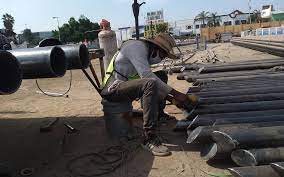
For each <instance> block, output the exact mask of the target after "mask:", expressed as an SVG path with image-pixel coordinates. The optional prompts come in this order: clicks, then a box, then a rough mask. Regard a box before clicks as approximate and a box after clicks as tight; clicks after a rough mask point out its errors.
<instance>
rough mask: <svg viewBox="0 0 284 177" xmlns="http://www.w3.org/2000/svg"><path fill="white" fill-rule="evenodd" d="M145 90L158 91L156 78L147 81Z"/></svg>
mask: <svg viewBox="0 0 284 177" xmlns="http://www.w3.org/2000/svg"><path fill="white" fill-rule="evenodd" d="M145 88H146V89H151V90H156V89H157V80H156V79H155V78H148V79H145Z"/></svg>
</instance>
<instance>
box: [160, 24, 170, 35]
mask: <svg viewBox="0 0 284 177" xmlns="http://www.w3.org/2000/svg"><path fill="white" fill-rule="evenodd" d="M168 29H169V28H168V24H167V23H160V24H158V25H157V34H159V33H165V32H167V31H168Z"/></svg>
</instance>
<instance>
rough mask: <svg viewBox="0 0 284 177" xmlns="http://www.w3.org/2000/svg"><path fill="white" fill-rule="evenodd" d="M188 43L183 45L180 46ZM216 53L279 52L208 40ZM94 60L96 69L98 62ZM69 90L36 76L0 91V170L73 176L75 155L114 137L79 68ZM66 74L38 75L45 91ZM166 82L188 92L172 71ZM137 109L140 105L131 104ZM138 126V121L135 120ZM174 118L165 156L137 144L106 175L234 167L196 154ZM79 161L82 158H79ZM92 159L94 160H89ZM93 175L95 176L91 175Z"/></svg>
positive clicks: (195, 175)
mask: <svg viewBox="0 0 284 177" xmlns="http://www.w3.org/2000/svg"><path fill="white" fill-rule="evenodd" d="M191 49H192V47H182V51H187V50H191ZM209 49H211V50H214V52H215V53H216V55H217V57H218V58H220V59H222V60H225V61H226V62H231V61H238V60H253V59H261V58H263V59H274V58H277V57H274V56H271V55H268V54H265V53H261V52H257V51H253V50H249V49H244V48H240V47H236V46H233V45H231V44H212V45H209ZM204 55H205V52H204V51H201V52H198V53H197V54H196V55H195V56H194V57H193V58H192V59H190V60H189V62H194V61H196V60H199V59H200V58H201V57H202V56H204ZM93 64H94V65H95V66H96V67H95V68H98V63H97V61H93ZM72 75H73V78H72V89H71V91H70V93H69V94H68V97H61V98H53V97H48V96H45V95H43V94H41V93H40V92H39V90H38V89H37V87H36V84H35V81H34V80H25V81H23V84H22V86H21V88H20V90H19V91H18V92H17V93H15V94H13V95H9V96H1V97H0V102H1V107H0V140H1V142H2V143H1V146H0V174H1V171H10V172H11V173H12V174H13V176H15V177H18V176H21V175H20V171H21V170H22V169H25V168H32V169H34V172H33V175H32V176H35V177H38V176H40V177H71V176H74V177H77V176H79V175H76V174H74V173H73V172H72V173H71V172H70V170H69V171H68V169H67V167H68V164H70V162H72V160H73V159H74V158H77V157H78V156H82V155H83V156H84V155H86V154H90V153H91V154H92V153H98V152H101V151H102V150H105V149H107V148H108V147H111V146H114V145H116V142H115V141H113V140H112V139H110V138H109V137H108V136H107V133H106V130H105V124H104V119H103V117H102V116H103V113H102V106H101V103H100V102H101V98H100V96H99V95H98V94H97V93H96V91H95V89H94V88H93V87H92V86H91V84H90V83H89V82H88V81H87V79H86V78H85V77H84V75H83V74H82V72H80V71H73V72H72ZM69 78H70V73H69V72H68V73H66V75H65V76H64V77H63V78H57V79H45V80H39V84H40V86H41V88H42V89H44V90H46V91H49V92H64V91H65V89H67V88H68V82H69ZM169 85H171V86H173V87H174V88H175V89H177V90H179V91H182V92H187V89H188V88H189V87H190V84H189V83H187V82H185V81H177V80H176V75H171V76H170V81H169ZM134 105H135V107H136V108H139V104H138V103H135V104H134ZM166 110H167V112H169V113H170V114H171V115H173V116H176V117H177V118H178V119H182V118H183V115H182V112H181V111H180V110H179V109H177V108H176V107H174V106H168V107H167V108H166ZM55 118H60V120H59V123H58V124H57V125H56V126H55V127H54V130H53V131H52V132H49V133H40V126H41V125H42V124H43V123H45V122H47V121H50V120H53V119H55ZM66 122H68V123H69V124H70V125H72V126H73V127H75V128H77V129H78V130H79V132H77V133H74V134H70V133H68V131H67V129H66V127H65V126H64V123H66ZM136 122H138V125H140V127H141V123H142V122H141V120H137V121H136ZM175 123H176V122H175V121H170V122H168V123H167V124H165V125H162V126H161V127H160V133H159V134H160V135H161V136H162V138H163V139H164V140H165V141H166V142H167V144H168V146H169V148H170V149H171V150H172V152H173V153H172V155H171V156H169V157H163V158H161V157H153V156H152V155H151V154H149V153H148V152H146V151H144V150H143V149H141V148H139V149H138V151H135V152H136V153H132V158H131V159H130V160H128V161H126V162H124V163H123V165H122V166H120V167H119V168H118V169H117V170H115V171H114V172H112V173H110V174H107V175H104V176H113V177H116V176H121V177H148V176H149V177H175V176H186V177H206V176H212V175H214V174H218V173H222V174H223V173H227V172H226V171H225V169H226V168H227V167H231V166H233V164H232V163H231V162H230V161H226V162H225V161H224V162H205V161H203V160H201V159H200V156H199V148H200V147H199V145H190V146H189V145H187V144H186V143H185V141H186V138H187V137H186V134H185V133H176V132H173V131H172V129H173V127H174V126H175ZM81 160H82V159H81ZM93 160H94V159H93ZM91 162H92V160H90V159H88V160H86V159H85V160H82V161H81V162H80V159H79V161H77V163H78V164H77V166H74V167H72V168H73V170H76V171H77V172H78V171H80V172H81V173H85V174H92V173H96V169H97V167H96V163H91ZM89 176H94V175H89Z"/></svg>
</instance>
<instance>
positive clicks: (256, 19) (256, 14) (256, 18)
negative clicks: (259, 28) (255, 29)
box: [249, 10, 261, 23]
mask: <svg viewBox="0 0 284 177" xmlns="http://www.w3.org/2000/svg"><path fill="white" fill-rule="evenodd" d="M250 20H251V23H260V22H261V12H260V10H254V11H253V14H251V15H250V19H249V21H250Z"/></svg>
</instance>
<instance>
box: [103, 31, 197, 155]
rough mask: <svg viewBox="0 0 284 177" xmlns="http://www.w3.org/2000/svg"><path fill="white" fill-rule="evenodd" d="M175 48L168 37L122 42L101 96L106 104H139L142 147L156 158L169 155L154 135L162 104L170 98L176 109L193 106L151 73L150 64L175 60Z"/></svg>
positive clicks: (108, 72) (160, 74) (107, 75)
mask: <svg viewBox="0 0 284 177" xmlns="http://www.w3.org/2000/svg"><path fill="white" fill-rule="evenodd" d="M175 46H176V43H175V41H174V39H173V38H172V37H171V36H170V35H169V34H159V35H157V37H156V38H155V39H142V40H130V41H127V42H125V43H124V44H123V45H122V47H121V49H120V50H119V51H118V52H117V53H116V54H115V56H114V57H113V60H112V61H111V62H110V65H109V67H108V70H107V72H106V77H105V79H104V83H103V84H104V89H103V91H102V96H103V97H104V98H105V99H106V100H108V101H109V102H121V101H129V102H132V101H134V100H136V99H141V100H142V108H143V120H144V124H143V128H144V136H145V138H144V141H143V147H144V148H145V149H147V150H149V151H150V152H152V154H153V155H156V156H166V155H170V151H169V149H168V148H167V147H166V146H163V145H162V143H161V141H160V138H158V137H157V135H156V134H155V129H156V126H157V121H158V116H159V114H160V116H161V114H163V109H164V107H165V100H166V99H167V100H169V101H172V98H174V100H175V102H176V104H177V105H178V106H179V107H183V106H184V105H188V104H191V103H192V102H194V101H193V100H194V99H193V100H190V99H189V97H188V96H187V95H186V94H183V93H181V92H179V91H177V90H175V89H173V88H172V87H170V86H169V85H167V84H166V83H165V82H166V81H167V75H166V74H163V73H162V72H159V74H158V76H160V77H161V78H162V80H163V81H162V80H161V79H160V78H159V77H158V76H157V75H155V74H154V73H153V72H152V70H151V67H150V65H151V64H157V63H159V62H161V61H162V60H163V59H165V58H166V57H169V58H172V59H176V58H177V57H176V56H175V55H174V54H173V47H175ZM193 98H194V97H193ZM159 108H160V110H159ZM161 109H162V110H161Z"/></svg>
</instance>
